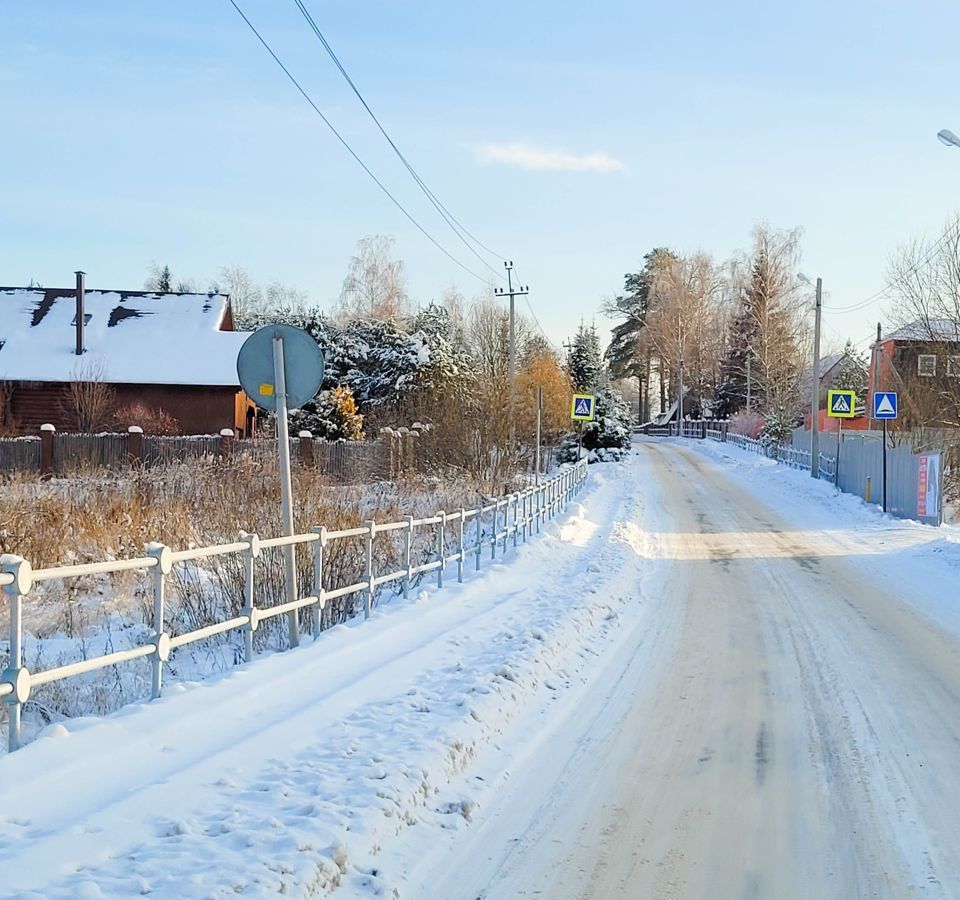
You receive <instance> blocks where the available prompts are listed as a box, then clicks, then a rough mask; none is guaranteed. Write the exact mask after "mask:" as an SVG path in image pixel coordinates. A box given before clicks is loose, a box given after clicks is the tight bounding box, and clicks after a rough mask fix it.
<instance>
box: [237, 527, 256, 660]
mask: <svg viewBox="0 0 960 900" xmlns="http://www.w3.org/2000/svg"><path fill="white" fill-rule="evenodd" d="M240 540H241V541H244V542H245V543H246V544H247V549H246V550H244V551H243V614H244V615H245V616H246V617H247V624H246V625H244V626H243V661H244V662H250V661H251V660H252V659H253V633H254V632H255V631H256V630H257V610H256V608H255V607H254V605H253V561H254V560H255V559H256V558H257V557H258V556H259V555H260V538H259V536H258V535H257V534H256V533H253V534H251V533H249V532H246V531H241V532H240Z"/></svg>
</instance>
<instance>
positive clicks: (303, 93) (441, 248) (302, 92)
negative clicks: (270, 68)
mask: <svg viewBox="0 0 960 900" xmlns="http://www.w3.org/2000/svg"><path fill="white" fill-rule="evenodd" d="M228 2H229V3H230V5H231V6H232V7H233V8H234V9H235V10H236V11H237V13H238V14H239V16H240V18H241V19H243V21H244V22H246V24H247V27H248V28H249V29H250V30H251V31H252V32H253V33H254V35H256V38H257V40H258V41H260V43H261V44H263V47H264V49H265V50H266V51H267V53H269V54H270V56H272V57H273V61H274V62H275V63H276V64H277V65H278V66H279V67H280V68H281V69H282V70H283V73H284V75H286V76H287V78H288V79H289V80H290V82H291V83H292V84H293V86H294V87H295V88H296V89H297V90H298V91H299V92H300V95H301V96H302V97H303V99H304V100H306V101H307V103H309V104H310V106H311V108H312V109H313V111H314V112H315V113H316V114H317V115H318V116H319V117H320V118H321V119H322V120H323V123H324V124H325V125H326V126H327V128H329V129H330V131H332V132H333V134H334V137H336V139H337V140H338V141H339V142H340V143H341V144H342V145H343V147H344V148H345V149H346V151H347V152H348V153H349V154H350V155H351V156H352V157H353V159H354V160H355V161H356V163H357V164H358V165H359V166H360V168H362V169H363V171H364V172H366V173H367V175H369V176H370V178H371V179H372V180H373V182H374V183H375V184H376V185H377V187H379V188H380V190H381V191H383V193H384V194H386V196H387V197H388V198H389V199H390V201H391V202H392V203H393V205H394V206H396V207H397V209H399V210H400V212H402V213H403V214H404V216H406V217H407V219H409V220H410V222H411V223H412V224H413V225H414V227H415V228H416V229H417V231H419V232H420V233H421V234H422V235H423V236H424V237H425V238H426V239H427V240H428V241H430V243H431V244H433V245H434V247H436V248H437V249H438V250H439V251H440V252H441V253H443V255H444V256H446V257H447V258H448V259H450V260H451V261H452V262H454V263H456V264H457V265H458V266H459V267H460V268H461V269H463V270H464V271H465V272H467V273H469V274H470V275H472V276H473V277H474V278H476V279H477V280H478V281H482V282H484V283H485V284H488V283H489V281H490V279H489V278H485V277H484V276H483V275H478V274H477V273H476V272H474V271H473V269H471V268H470V267H469V266H467V265H465V264H464V263H462V262H460V260H459V259H457V258H456V257H455V256H454V255H453V254H452V253H450V251H449V250H447V249H446V247H444V246H443V245H442V244H441V243H440V242H439V241H437V239H436V238H435V237H433V235H432V234H430V233H429V232H428V231H427V230H426V229H425V228H424V227H423V226H422V225H421V224H420V223H419V222H418V221H417V220H416V219H415V218H414V217H413V216H412V215H411V214H410V213H409V212H408V211H407V209H406V207H404V205H403V204H402V203H401V202H400V201H399V200H397V198H396V197H394V196H393V194H391V193H390V191H389V190H387V188H386V186H385V185H384V184H383V182H382V181H380V179H379V178H377V176H376V175H374V174H373V172H372V171H371V170H370V168H369V167H368V166H367V164H366V163H365V162H364V161H363V160H362V159H360V157H359V156H358V155H357V154H356V152H355V151H354V149H353V147H351V146H350V144H349V143H347V140H346V138H344V137H343V135H341V134H340V132H339V131H337V129H336V128H334V127H333V124H332V123H331V122H330V120H329V119H328V118H327V117H326V116H325V115H324V114H323V113H322V112H321V111H320V107H318V106H317V104H316V103H314V102H313V98H312V97H311V96H310V95H309V94H308V93H307V92H306V91H305V90H304V88H303V87H302V86H301V84H300V82H299V81H297V79H296V78H295V77H294V76H293V74H292V73H291V72H290V70H289V69H288V68H287V67H286V66H285V65H284V63H283V61H282V60H281V59H280V57H279V56H277V54H276V53H274V51H273V48H272V47H271V46H270V45H269V44H268V43H267V41H266V40H265V38H264V37H263V35H261V34H260V32H259V31H257V29H256V27H255V26H254V24H253V23H252V22H251V21H250V20H249V19H248V18H247V17H246V15H245V14H244V12H243V10H242V9H240V7H239V6H237V4H236V2H235V0H228Z"/></svg>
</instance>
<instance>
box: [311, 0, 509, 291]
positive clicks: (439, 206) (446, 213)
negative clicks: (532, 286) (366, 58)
mask: <svg viewBox="0 0 960 900" xmlns="http://www.w3.org/2000/svg"><path fill="white" fill-rule="evenodd" d="M293 2H294V3H295V4H296V7H297V9H299V10H300V13H301V15H302V16H303V18H304V19H305V20H306V23H307V25H308V26H309V27H310V30H311V31H312V32H313V33H314V35H315V36H316V38H317V40H319V41H320V43H321V44H322V45H323V49H324V50H326V51H327V55H328V56H329V57H330V59H331V60H333V64H334V65H335V66H336V67H337V69H338V70H339V71H340V74H341V75H342V76H343V78H344V80H345V81H346V82H347V84H348V85H349V86H350V89H351V90H352V91H353V93H354V94H355V95H356V97H357V99H358V100H359V101H360V103H361V104H363V108H364V109H365V110H366V111H367V114H368V115H369V116H370V118H371V119H372V120H373V122H374V124H375V125H376V126H377V128H378V129H379V131H380V133H381V134H382V135H383V136H384V138H385V139H386V141H387V143H388V144H389V145H390V147H391V148H392V150H393V152H394V153H395V154H396V155H397V158H398V159H399V160H400V162H401V163H403V165H404V168H406V170H407V171H408V172H409V173H410V176H411V177H412V178H413V180H414V181H415V182H416V183H417V185H418V186H419V187H420V190H421V191H423V193H424V195H425V196H426V198H427V199H428V200H429V201H430V203H431V204H432V205H433V208H434V209H435V210H436V211H437V212H438V213H439V214H440V216H441V218H443V220H444V221H445V222H446V223H447V225H449V226H450V228H451V230H452V231H453V233H454V234H455V235H456V236H457V237H458V238H459V239H460V241H461V242H462V243H463V245H464V246H465V247H466V248H467V249H468V250H469V251H470V252H471V253H472V254H473V255H474V256H475V257H476V258H477V259H478V260H480V262H481V263H482V264H483V265H484V266H486V267H487V268H488V269H489V270H490V271H491V272H492V273H493V274H494V275H496V276H497V277H498V278H501V279H502V278H503V275H502V274H501V273H500V272H498V271H497V270H496V269H494V268H493V266H491V265H490V264H489V263H488V262H487V261H486V260H485V259H484V258H483V257H482V256H481V255H480V254H479V253H477V251H476V250H475V249H474V247H473V246H472V245H471V244H470V243H468V241H467V239H466V237H464V235H466V236H467V237H469V238H470V239H471V240H472V241H473V242H474V243H475V244H477V246H479V247H482V248H483V249H484V250H486V251H487V253H489V254H491V255H492V256H494V257H497V258H498V259H503V256H502V255H501V254H499V253H495V252H494V251H493V250H491V249H490V248H489V247H487V245H486V244H484V243H483V242H482V241H481V240H480V239H479V238H476V237H474V235H473V234H471V233H470V232H469V231H468V230H467V229H466V228H465V227H464V226H463V224H461V222H460V221H459V220H458V219H457V218H456V217H455V216H454V215H453V213H451V212H450V210H448V209H447V208H446V206H444V205H443V203H441V202H440V200H439V199H438V198H437V196H436V194H434V193H433V191H431V190H430V188H429V187H427V185H426V183H425V182H424V180H423V179H422V178H421V177H420V175H419V174H417V171H416V169H414V168H413V166H412V165H411V164H410V161H409V160H408V159H407V158H406V156H404V155H403V153H402V152H401V150H400V148H399V147H398V146H397V145H396V143H395V142H394V140H393V138H392V137H390V135H389V134H388V133H387V130H386V128H384V127H383V125H382V124H381V122H380V120H379V119H378V118H377V115H376V113H374V111H373V110H372V109H371V108H370V105H369V104H368V103H367V101H366V100H365V99H364V96H363V94H361V93H360V89H359V88H358V87H357V86H356V84H355V83H354V81H353V79H352V78H351V77H350V74H349V73H348V72H347V70H346V68H344V65H343V63H341V62H340V59H339V57H338V56H337V54H336V53H335V52H334V49H333V47H331V46H330V42H329V41H328V40H327V39H326V37H324V34H323V32H322V31H321V30H320V28H319V26H318V25H317V23H316V21H315V20H314V18H313V16H312V15H310V11H309V10H308V9H307V7H306V5H305V4H304V2H303V0H293Z"/></svg>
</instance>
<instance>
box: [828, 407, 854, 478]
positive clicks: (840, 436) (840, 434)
mask: <svg viewBox="0 0 960 900" xmlns="http://www.w3.org/2000/svg"><path fill="white" fill-rule="evenodd" d="M854 408H856V400H854ZM837 422H838V426H837V458H836V460H835V461H834V464H833V465H834V468H835V471H834V473H833V484H834V487H838V488H839V487H840V448H841V447H842V446H843V419H837Z"/></svg>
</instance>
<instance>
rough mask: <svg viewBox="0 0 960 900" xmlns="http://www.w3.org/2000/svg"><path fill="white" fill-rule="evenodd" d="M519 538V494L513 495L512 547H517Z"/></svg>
mask: <svg viewBox="0 0 960 900" xmlns="http://www.w3.org/2000/svg"><path fill="white" fill-rule="evenodd" d="M519 538H520V495H519V494H514V495H513V549H514V550H516V549H517V542H518V540H519Z"/></svg>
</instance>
